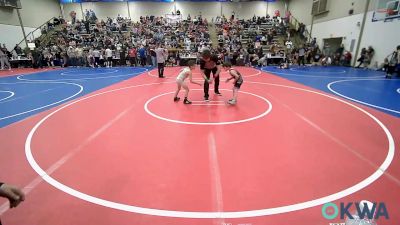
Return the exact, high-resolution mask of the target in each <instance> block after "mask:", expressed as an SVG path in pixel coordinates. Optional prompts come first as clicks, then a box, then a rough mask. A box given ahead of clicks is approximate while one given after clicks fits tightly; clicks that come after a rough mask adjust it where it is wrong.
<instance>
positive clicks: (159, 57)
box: [154, 48, 167, 63]
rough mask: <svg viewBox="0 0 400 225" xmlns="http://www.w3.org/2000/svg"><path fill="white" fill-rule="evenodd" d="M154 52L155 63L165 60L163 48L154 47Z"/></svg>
mask: <svg viewBox="0 0 400 225" xmlns="http://www.w3.org/2000/svg"><path fill="white" fill-rule="evenodd" d="M154 52H155V53H156V57H157V63H164V62H165V56H166V55H167V54H166V52H165V49H163V48H156V50H154Z"/></svg>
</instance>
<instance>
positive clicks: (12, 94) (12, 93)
mask: <svg viewBox="0 0 400 225" xmlns="http://www.w3.org/2000/svg"><path fill="white" fill-rule="evenodd" d="M0 92H2V93H11V94H10V95H9V96H7V97H5V98H2V99H0V102H1V101H4V100H6V99H9V98H11V97H12V96H14V95H15V93H14V92H12V91H0Z"/></svg>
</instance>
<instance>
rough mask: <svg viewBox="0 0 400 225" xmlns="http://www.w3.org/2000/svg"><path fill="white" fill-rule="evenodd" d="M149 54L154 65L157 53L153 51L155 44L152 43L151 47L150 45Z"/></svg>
mask: <svg viewBox="0 0 400 225" xmlns="http://www.w3.org/2000/svg"><path fill="white" fill-rule="evenodd" d="M150 56H151V64H152V65H153V66H156V64H157V55H156V52H155V46H154V45H153V46H152V47H150Z"/></svg>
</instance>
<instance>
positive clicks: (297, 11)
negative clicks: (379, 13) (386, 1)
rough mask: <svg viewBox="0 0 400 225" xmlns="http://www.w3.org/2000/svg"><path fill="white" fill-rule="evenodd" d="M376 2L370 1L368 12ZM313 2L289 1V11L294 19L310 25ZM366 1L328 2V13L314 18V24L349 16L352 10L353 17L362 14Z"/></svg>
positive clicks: (336, 0) (302, 0)
mask: <svg viewBox="0 0 400 225" xmlns="http://www.w3.org/2000/svg"><path fill="white" fill-rule="evenodd" d="M376 2H377V0H371V3H370V5H369V10H370V11H372V10H374V8H375V5H376ZM312 3H313V0H289V10H290V12H291V13H292V15H293V16H294V17H296V19H298V20H299V21H300V22H303V23H304V24H305V25H310V24H311V21H312V16H311V11H312ZM365 3H366V0H328V5H327V9H328V10H329V12H328V13H324V14H321V15H318V16H315V18H314V23H321V22H326V21H330V20H334V19H339V18H343V17H346V16H349V10H350V9H353V10H354V13H353V15H357V14H360V13H364V9H365ZM353 4H354V5H353Z"/></svg>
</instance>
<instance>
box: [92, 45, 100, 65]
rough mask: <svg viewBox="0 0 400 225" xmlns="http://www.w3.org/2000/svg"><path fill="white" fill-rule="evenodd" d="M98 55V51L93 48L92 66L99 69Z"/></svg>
mask: <svg viewBox="0 0 400 225" xmlns="http://www.w3.org/2000/svg"><path fill="white" fill-rule="evenodd" d="M100 55H101V53H100V51H99V49H98V48H95V49H94V50H93V57H94V66H95V67H99V65H100Z"/></svg>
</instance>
